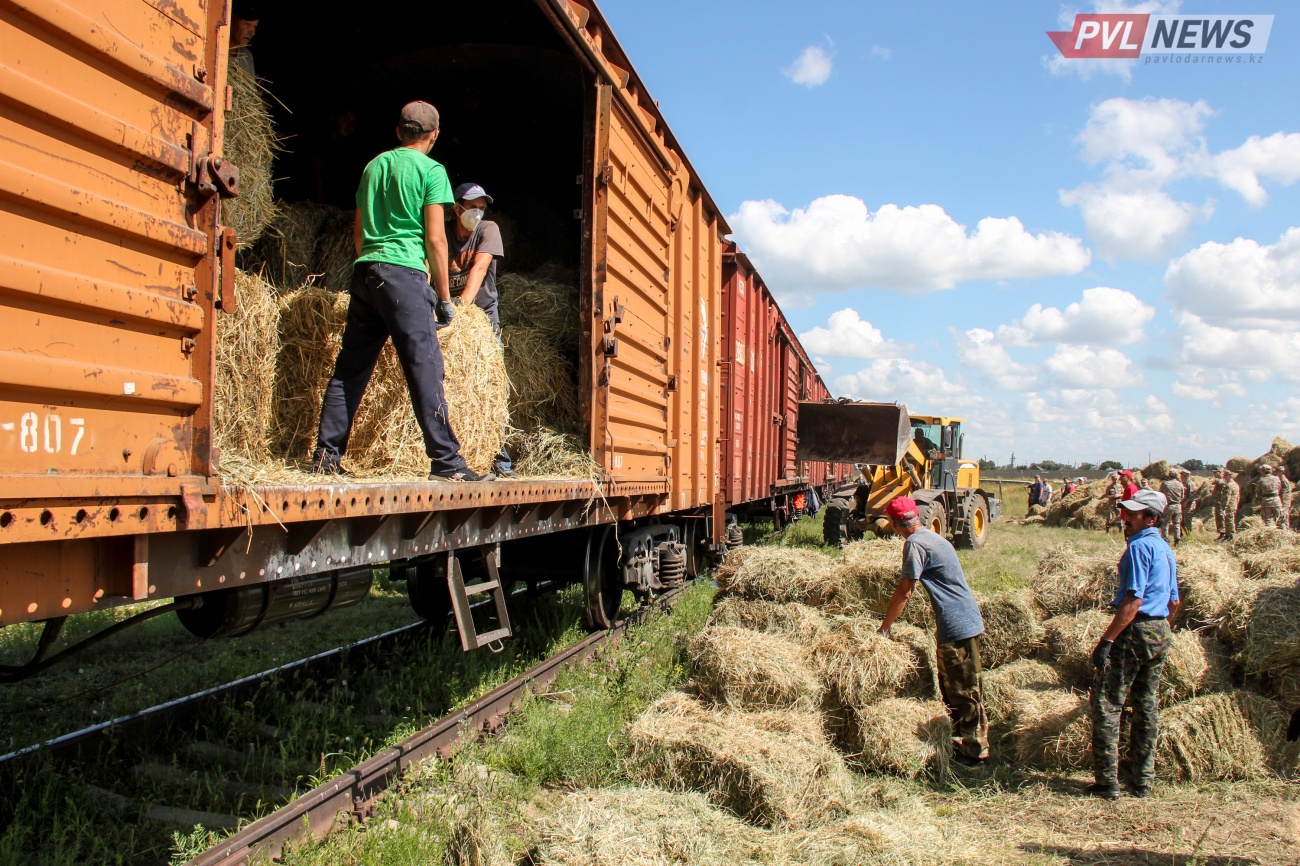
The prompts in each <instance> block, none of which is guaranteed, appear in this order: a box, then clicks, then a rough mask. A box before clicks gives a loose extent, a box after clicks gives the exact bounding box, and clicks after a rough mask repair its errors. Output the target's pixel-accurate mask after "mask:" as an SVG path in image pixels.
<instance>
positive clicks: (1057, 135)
mask: <svg viewBox="0 0 1300 866" xmlns="http://www.w3.org/2000/svg"><path fill="white" fill-rule="evenodd" d="M601 9H602V11H603V12H604V13H605V15H606V17H607V19H608V20H609V22H610V24H611V26H612V27H613V28H614V31H615V33H616V35H617V36H618V38H619V40H620V42H621V43H622V44H623V46H624V48H625V49H626V50H627V52H628V54H629V56H630V57H631V58H632V62H633V64H634V65H635V66H636V69H637V71H638V73H639V74H640V76H641V78H642V80H643V81H644V82H645V83H646V85H647V87H648V88H649V89H650V91H651V94H652V95H653V96H654V97H655V98H656V99H658V100H659V101H660V107H661V109H662V110H663V112H664V114H665V116H666V117H667V119H668V122H669V124H670V125H671V126H672V128H673V131H674V134H675V135H676V136H677V138H678V140H679V141H680V142H681V144H682V146H683V148H684V150H685V151H686V153H687V155H688V156H689V158H690V159H691V161H692V163H693V164H694V165H695V167H696V169H697V170H698V171H699V172H700V174H701V176H702V177H703V180H704V183H705V185H706V186H707V187H708V188H709V191H710V192H711V193H712V195H713V197H714V199H715V200H716V201H717V202H718V204H719V206H720V207H721V208H722V209H723V210H724V211H725V212H726V214H727V216H728V220H729V222H730V223H731V225H732V228H733V229H734V232H735V234H734V237H735V238H736V240H737V241H739V242H740V244H741V246H742V247H743V248H744V249H745V250H746V251H747V252H748V253H749V255H750V256H751V258H752V259H754V261H755V262H756V263H757V264H758V266H759V268H760V270H761V271H762V273H763V275H764V277H765V279H766V280H767V282H768V284H769V285H770V286H771V287H772V288H773V290H774V291H775V292H776V293H777V295H778V297H779V298H780V299H781V301H782V306H783V308H784V309H785V311H786V315H787V316H788V317H789V318H790V320H791V322H792V324H793V325H794V327H795V329H796V331H798V332H799V333H800V335H801V339H802V340H803V342H804V345H805V346H806V347H807V348H808V350H809V352H810V354H812V355H814V356H815V357H816V358H817V359H818V363H819V366H820V367H821V369H822V373H823V376H824V378H825V379H826V381H827V383H828V384H829V385H830V386H831V389H832V391H833V392H835V393H836V394H837V395H844V394H847V395H850V396H855V397H859V398H862V399H875V400H899V401H901V402H904V403H906V404H907V405H908V406H909V407H910V408H912V409H913V410H915V411H924V412H950V413H954V414H956V413H960V414H964V415H966V416H967V417H968V418H969V419H970V422H971V423H970V429H969V433H968V436H967V455H968V456H980V455H985V456H988V457H992V458H994V459H996V460H998V461H999V462H1003V461H1005V460H1006V459H1007V457H1008V456H1009V455H1010V454H1011V453H1012V452H1014V453H1015V455H1016V457H1017V459H1018V461H1021V462H1026V461H1032V460H1037V459H1043V458H1052V459H1057V460H1070V461H1081V460H1089V461H1097V460H1102V459H1119V460H1123V461H1125V462H1127V463H1135V464H1139V465H1140V464H1142V463H1145V462H1146V460H1147V456H1148V454H1151V455H1152V456H1154V457H1157V458H1159V457H1166V458H1170V459H1173V460H1180V459H1184V458H1188V457H1200V458H1202V459H1206V460H1212V461H1222V460H1224V459H1226V458H1228V457H1230V456H1233V455H1235V454H1247V455H1250V456H1254V455H1257V454H1259V453H1261V452H1262V451H1264V450H1266V449H1267V447H1268V444H1269V442H1270V441H1271V439H1272V437H1273V436H1275V435H1285V436H1287V437H1289V438H1291V439H1292V441H1296V442H1300V398H1298V397H1297V393H1296V389H1295V385H1296V383H1297V381H1300V336H1297V331H1300V328H1297V325H1300V228H1294V230H1293V227H1300V111H1298V109H1300V90H1298V89H1297V87H1296V85H1295V82H1296V81H1300V39H1297V36H1298V35H1300V7H1297V6H1295V5H1294V4H1285V3H1280V2H1254V0H1252V2H1249V3H1245V4H1239V3H1235V2H1233V3H1226V2H1210V0H1203V2H1191V0H1187V2H1182V3H1177V2H1163V3H1159V2H1146V3H1132V2H1129V3H1125V2H1122V0H1102V2H1090V3H1085V4H1082V5H1080V6H1077V7H1071V6H1060V5H1056V4H1052V3H1025V2H1021V3H1014V2H1004V3H998V4H971V3H957V2H929V3H911V4H885V3H871V4H864V3H861V2H842V3H841V2H806V3H803V4H800V5H799V6H798V11H797V12H796V11H794V7H792V6H790V5H789V4H785V3H782V4H777V3H772V2H766V0H750V2H745V3H740V2H731V0H718V2H703V3H701V2H691V3H687V2H679V0H660V2H657V3H654V4H647V3H644V2H632V0H605V2H603V3H601ZM1095 11H1103V12H1120V11H1136V12H1154V13H1178V14H1187V15H1196V14H1210V15H1232V14H1246V13H1251V14H1274V15H1275V16H1276V17H1275V19H1274V21H1273V28H1272V33H1271V36H1270V39H1269V42H1268V47H1267V51H1266V53H1265V54H1264V55H1263V57H1262V61H1263V62H1262V63H1260V62H1258V58H1257V62H1256V63H1255V64H1253V65H1252V64H1248V63H1242V64H1231V65H1223V64H1217V65H1201V64H1197V65H1154V66H1153V65H1144V64H1143V59H1138V60H1136V61H1112V60H1105V61H1102V60H1075V61H1064V59H1063V58H1061V57H1060V55H1059V52H1058V51H1057V49H1056V48H1055V46H1053V45H1052V43H1051V42H1050V41H1049V39H1048V38H1047V36H1046V35H1045V34H1046V31H1048V30H1069V29H1071V26H1072V22H1073V19H1074V14H1075V13H1076V12H1095ZM1288 232H1290V234H1288Z"/></svg>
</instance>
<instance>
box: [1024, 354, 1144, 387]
mask: <svg viewBox="0 0 1300 866" xmlns="http://www.w3.org/2000/svg"><path fill="white" fill-rule="evenodd" d="M1043 366H1044V367H1045V368H1046V369H1047V370H1048V371H1049V372H1050V373H1051V374H1052V377H1053V379H1054V380H1055V381H1056V382H1057V383H1059V384H1061V385H1064V386H1066V387H1067V388H1107V389H1110V388H1129V387H1133V386H1136V385H1144V384H1146V377H1145V376H1143V375H1142V372H1141V371H1140V370H1139V369H1138V368H1137V366H1136V365H1135V364H1134V363H1133V362H1132V361H1130V360H1129V359H1128V356H1126V355H1125V354H1124V353H1123V352H1121V351H1119V350H1118V349H1099V350H1098V349H1093V348H1091V347H1089V346H1061V347H1060V348H1058V349H1057V350H1056V351H1055V352H1054V353H1052V355H1051V357H1049V358H1048V359H1047V360H1046V361H1044V362H1043Z"/></svg>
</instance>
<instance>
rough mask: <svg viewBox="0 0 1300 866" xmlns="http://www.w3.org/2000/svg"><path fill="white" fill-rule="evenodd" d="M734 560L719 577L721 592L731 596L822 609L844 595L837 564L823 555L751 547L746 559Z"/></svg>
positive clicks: (786, 549) (729, 560)
mask: <svg viewBox="0 0 1300 866" xmlns="http://www.w3.org/2000/svg"><path fill="white" fill-rule="evenodd" d="M733 556H734V553H733V554H729V555H728V556H727V561H726V562H725V563H724V566H723V568H720V569H719V570H718V572H717V574H716V575H715V578H716V580H717V583H718V589H719V590H721V591H722V592H724V593H727V594H729V595H737V596H740V597H741V598H748V599H766V600H767V601H775V602H798V603H799V604H807V605H811V606H813V607H820V606H822V605H825V604H827V603H829V602H830V601H832V600H833V599H834V598H836V596H837V595H839V594H841V590H840V586H841V582H840V580H839V578H838V575H837V574H836V569H835V562H834V560H832V559H831V558H830V557H829V556H827V555H826V554H824V553H822V552H821V551H817V550H806V549H801V548H794V547H750V548H747V549H746V552H745V554H744V555H743V557H737V558H736V559H735V560H733V559H732V557H733ZM733 562H734V563H735V565H734V567H733V568H728V567H727V566H728V564H730V563H733Z"/></svg>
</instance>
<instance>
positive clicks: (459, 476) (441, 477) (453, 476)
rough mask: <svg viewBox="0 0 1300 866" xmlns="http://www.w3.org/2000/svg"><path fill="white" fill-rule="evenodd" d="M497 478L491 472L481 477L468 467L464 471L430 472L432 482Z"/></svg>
mask: <svg viewBox="0 0 1300 866" xmlns="http://www.w3.org/2000/svg"><path fill="white" fill-rule="evenodd" d="M494 478H496V476H495V475H493V474H492V473H491V472H489V473H487V474H486V475H480V474H479V473H477V472H475V471H474V470H473V469H470V468H469V467H468V466H466V467H465V468H464V469H448V470H444V471H442V472H430V473H429V480H430V481H491V480H492V479H494Z"/></svg>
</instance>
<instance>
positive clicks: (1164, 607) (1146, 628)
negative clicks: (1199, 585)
mask: <svg viewBox="0 0 1300 866" xmlns="http://www.w3.org/2000/svg"><path fill="white" fill-rule="evenodd" d="M1168 504H1169V503H1168V502H1167V501H1166V500H1165V497H1164V494H1163V493H1160V492H1159V491H1156V490H1139V491H1138V492H1137V494H1136V495H1135V496H1134V497H1133V498H1132V499H1125V500H1124V501H1123V502H1121V503H1120V508H1121V510H1122V514H1121V515H1120V519H1121V520H1122V521H1124V537H1125V539H1126V541H1127V546H1126V547H1125V550H1124V555H1123V556H1121V557H1120V560H1119V586H1118V588H1117V589H1116V592H1115V598H1114V600H1113V601H1112V602H1111V607H1113V608H1114V609H1115V615H1114V616H1113V617H1112V618H1111V621H1110V625H1108V626H1107V627H1106V630H1105V631H1104V632H1103V633H1102V635H1101V640H1099V641H1098V642H1097V647H1096V648H1095V649H1094V650H1093V651H1092V663H1093V665H1094V666H1095V667H1096V669H1097V670H1096V674H1095V676H1094V678H1093V683H1092V690H1091V692H1090V694H1089V702H1088V703H1089V717H1090V719H1091V721H1092V775H1093V783H1092V785H1090V786H1088V793H1089V794H1091V795H1092V796H1094V797H1101V798H1103V799H1107V800H1117V799H1119V795H1120V788H1119V735H1120V725H1121V720H1122V718H1123V713H1124V705H1125V704H1126V703H1131V704H1132V707H1133V721H1132V725H1131V727H1130V730H1129V741H1128V757H1129V779H1128V782H1129V786H1130V787H1129V791H1130V793H1132V795H1133V796H1134V797H1146V796H1148V795H1149V794H1150V793H1151V784H1152V782H1153V781H1154V780H1155V766H1156V738H1157V736H1158V734H1159V728H1160V674H1161V672H1162V671H1163V670H1164V666H1165V656H1166V655H1167V654H1168V652H1169V645H1170V642H1171V641H1172V632H1171V630H1170V622H1171V621H1172V620H1173V618H1174V616H1175V615H1177V613H1178V605H1179V597H1178V563H1177V561H1176V560H1175V559H1174V552H1173V551H1172V550H1171V549H1170V548H1169V545H1168V544H1167V543H1165V540H1164V539H1162V538H1161V537H1160V528H1159V527H1160V521H1161V518H1162V516H1163V515H1164V514H1165V509H1166V508H1167V507H1168Z"/></svg>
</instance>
